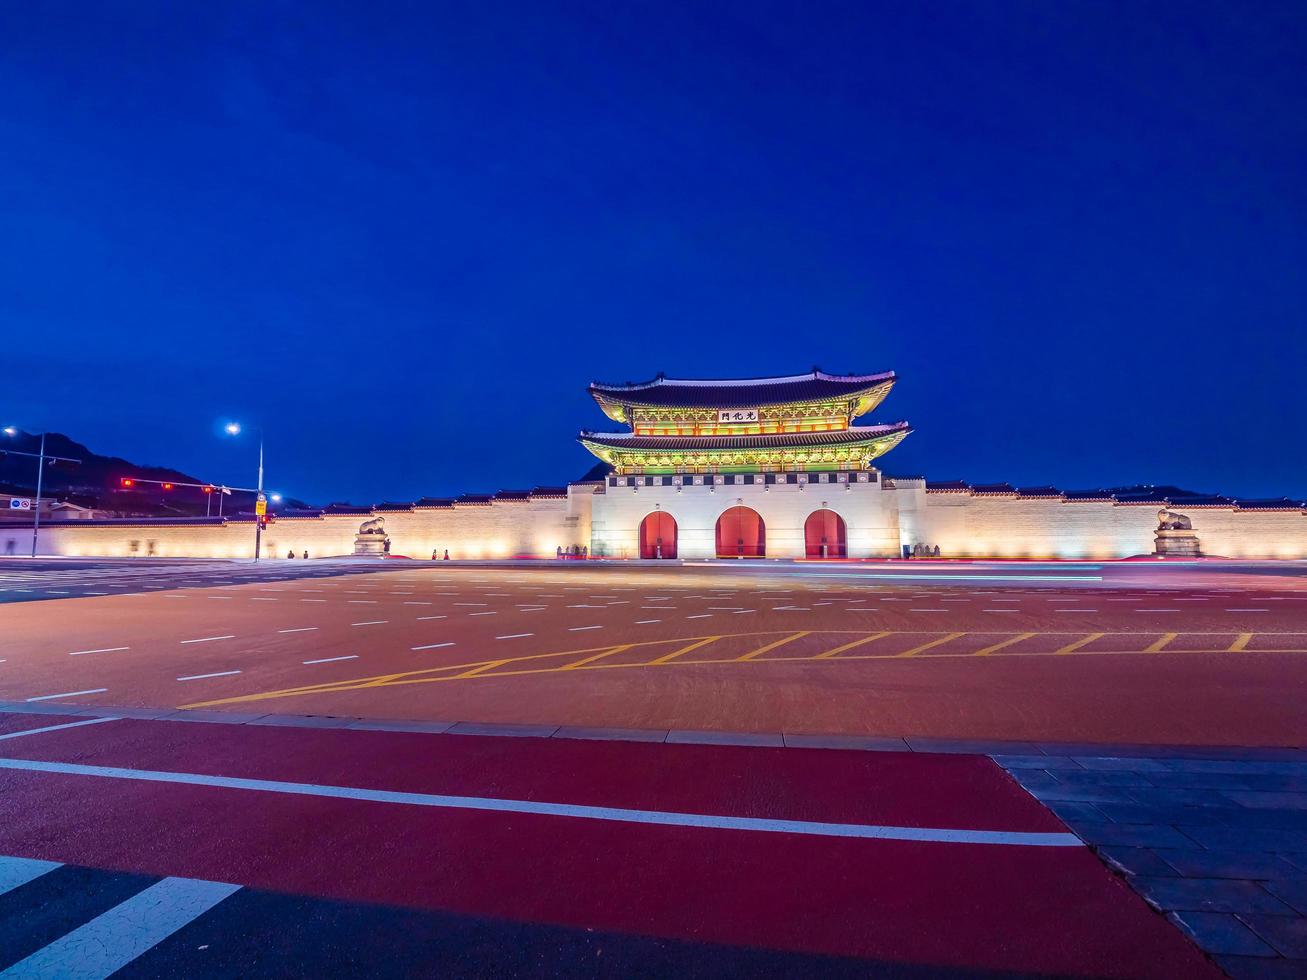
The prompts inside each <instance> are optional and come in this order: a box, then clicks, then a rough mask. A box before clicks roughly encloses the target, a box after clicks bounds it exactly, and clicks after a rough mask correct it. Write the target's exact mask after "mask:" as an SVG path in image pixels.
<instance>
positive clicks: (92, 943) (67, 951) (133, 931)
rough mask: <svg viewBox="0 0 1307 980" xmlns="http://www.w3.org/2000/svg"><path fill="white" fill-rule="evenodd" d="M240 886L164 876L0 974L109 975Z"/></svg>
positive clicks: (87, 979)
mask: <svg viewBox="0 0 1307 980" xmlns="http://www.w3.org/2000/svg"><path fill="white" fill-rule="evenodd" d="M240 887H241V886H240V885H228V884H225V883H223V882H217V881H200V880H198V879H195V878H164V879H163V880H162V881H159V882H155V883H154V884H153V885H151V886H150V887H149V888H147V889H145V890H144V891H142V892H139V893H138V894H136V895H133V896H132V897H131V898H129V899H127V901H125V902H122V903H121V904H119V905H115V906H114V907H113V908H111V909H110V910H109V911H108V912H105V913H104V914H103V915H98V916H96V917H95V918H94V919H92V920H91V921H90V922H87V923H86V924H85V925H82V926H79V927H77V928H76V929H74V930H73V931H72V932H70V933H67V934H66V935H64V936H61V937H60V938H58V939H56V940H55V941H54V942H52V943H50V945H48V946H45V947H43V948H41V949H38V950H37V951H36V952H35V953H33V954H32V955H31V956H29V957H27V958H26V959H23V960H19V961H18V962H17V963H15V964H14V965H13V966H11V967H10V968H9V969H7V970H5V971H4V972H3V973H0V978H3V980H11V978H12V980H18V978H20V977H22V978H27V980H30V978H33V977H78V978H81V980H92V978H100V977H108V976H109V975H111V974H113V973H116V972H117V971H118V970H121V969H122V968H123V967H125V966H127V964H129V963H131V962H132V961H133V960H135V959H136V958H137V957H139V956H141V955H143V954H144V953H147V952H149V951H150V950H151V949H153V948H154V947H155V946H157V945H159V943H161V942H163V941H164V940H165V939H167V938H168V937H169V936H171V935H172V934H173V933H175V932H177V931H178V930H179V929H181V928H182V927H184V926H186V925H188V924H189V923H191V922H194V921H195V920H196V919H198V918H199V917H200V916H202V915H203V914H204V913H205V912H207V911H209V909H211V908H213V907H214V906H215V905H217V904H218V903H219V902H221V901H222V900H223V899H224V898H226V897H228V896H229V895H232V894H234V893H235V892H238V891H240Z"/></svg>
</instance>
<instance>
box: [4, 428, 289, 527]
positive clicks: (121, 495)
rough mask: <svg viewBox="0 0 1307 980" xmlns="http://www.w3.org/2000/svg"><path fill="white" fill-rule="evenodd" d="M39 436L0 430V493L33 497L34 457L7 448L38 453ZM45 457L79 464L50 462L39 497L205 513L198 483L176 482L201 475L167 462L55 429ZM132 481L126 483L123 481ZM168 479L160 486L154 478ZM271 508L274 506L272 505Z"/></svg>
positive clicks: (235, 501)
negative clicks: (107, 450) (102, 448)
mask: <svg viewBox="0 0 1307 980" xmlns="http://www.w3.org/2000/svg"><path fill="white" fill-rule="evenodd" d="M40 443H41V438H40V436H39V435H32V434H31V433H28V432H22V431H19V432H18V433H17V434H16V435H13V436H2V435H0V494H6V495H15V496H34V495H35V493H36V466H37V461H36V460H35V459H33V458H32V457H31V456H18V455H15V454H14V453H12V452H8V450H17V451H19V452H25V453H36V452H37V451H38V450H39V448H40ZM45 451H46V454H47V455H49V456H62V457H65V458H68V459H76V460H80V461H81V462H80V463H63V462H60V463H49V462H47V464H46V467H45V475H44V477H43V479H42V486H41V496H42V497H55V498H57V499H59V500H69V501H72V502H73V503H76V504H81V505H82V506H84V507H95V508H101V509H104V510H110V511H116V512H118V513H121V514H124V515H131V516H187V515H194V514H203V513H205V509H206V504H209V503H210V495H209V494H206V493H205V492H204V491H203V490H201V489H200V488H198V487H184V486H181V485H180V484H185V483H197V484H198V483H203V482H204V481H202V480H201V479H200V478H198V477H196V476H192V475H191V474H189V473H183V472H182V471H181V470H175V469H172V468H171V467H167V466H148V465H142V464H139V463H133V462H131V461H129V460H126V459H123V458H121V457H119V456H101V455H100V454H99V453H96V452H94V451H92V450H91V449H90V448H89V447H88V446H85V445H83V444H82V443H80V442H76V441H74V440H72V439H70V438H68V436H65V435H63V434H61V433H58V432H51V433H50V434H49V435H47V436H46V439H45ZM125 479H130V480H132V481H133V485H132V486H131V487H125V486H124V485H123V480H125ZM147 480H148V481H158V483H172V484H174V487H173V488H172V489H164V488H163V487H161V486H159V485H158V484H156V483H144V482H140V481H147ZM217 505H218V494H216V493H214V494H212V508H213V513H215V514H216V513H217V512H218V511H217ZM280 506H282V507H289V508H297V507H306V506H307V505H306V504H304V503H303V502H302V501H298V500H286V501H283V502H282V504H281V505H280ZM253 508H254V494H253V493H242V492H238V491H233V492H232V493H231V494H230V495H227V496H226V498H225V500H224V501H223V512H224V513H225V514H235V513H236V512H238V511H250V510H253ZM274 509H275V508H274Z"/></svg>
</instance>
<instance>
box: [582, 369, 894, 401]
mask: <svg viewBox="0 0 1307 980" xmlns="http://www.w3.org/2000/svg"><path fill="white" fill-rule="evenodd" d="M894 381H895V375H894V372H893V371H885V372H883V373H881V374H847V375H844V374H826V373H825V372H823V371H819V370H816V369H814V370H813V371H812V373H810V374H795V375H789V376H786V377H779V378H739V379H719V380H702V381H700V380H685V379H676V378H667V377H664V376H663V375H661V374H660V375H658V377H656V378H654V379H653V380H651V381H641V382H638V383H631V382H627V383H625V384H604V383H602V382H598V381H596V382H594V383H593V384H591V385H590V394H591V395H593V396H594V397H595V398H596V399H607V400H609V401H613V402H618V403H621V404H624V405H643V406H650V407H657V408H683V407H685V408H694V407H703V408H738V407H756V406H759V405H785V404H790V403H793V402H815V401H829V400H852V399H855V398H857V397H858V396H859V395H861V394H862V393H863V392H867V391H870V390H872V389H874V388H877V387H880V386H883V385H892V384H893V383H894Z"/></svg>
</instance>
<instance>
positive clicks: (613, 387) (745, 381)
mask: <svg viewBox="0 0 1307 980" xmlns="http://www.w3.org/2000/svg"><path fill="white" fill-rule="evenodd" d="M893 377H894V372H893V371H881V372H879V373H876V374H830V373H828V372H826V371H818V370H813V371H808V372H805V373H804V374H786V375H775V376H770V377H765V378H669V377H666V376H665V375H662V374H660V375H658V376H657V377H656V378H652V379H650V380H649V381H637V382H626V383H624V384H610V383H607V382H603V381H592V382H590V387H591V388H598V389H603V390H605V391H642V390H645V389H647V388H657V387H659V386H661V385H678V386H682V387H687V388H719V387H723V386H725V387H731V386H736V385H739V386H751V385H755V386H756V385H768V384H778V385H779V384H794V383H795V382H797V381H813V380H819V381H845V382H871V383H874V382H877V381H888V380H890V379H891V378H893Z"/></svg>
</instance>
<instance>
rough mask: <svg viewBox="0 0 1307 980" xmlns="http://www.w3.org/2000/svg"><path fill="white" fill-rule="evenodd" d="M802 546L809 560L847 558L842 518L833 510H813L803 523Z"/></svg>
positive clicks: (847, 548) (846, 539)
mask: <svg viewBox="0 0 1307 980" xmlns="http://www.w3.org/2000/svg"><path fill="white" fill-rule="evenodd" d="M803 545H804V548H803V551H804V554H805V555H807V556H808V557H809V558H847V557H849V542H848V534H847V532H846V531H845V528H844V518H842V517H840V515H839V514H837V513H835V511H833V510H827V509H825V508H822V509H821V510H814V511H813V512H812V513H811V514H809V515H808V519H807V520H806V521H804V522H803Z"/></svg>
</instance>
